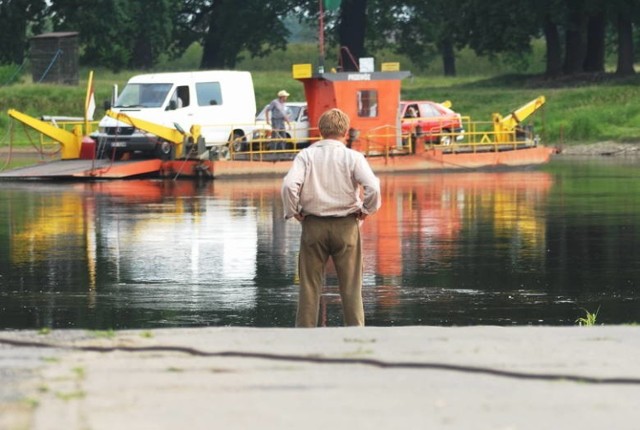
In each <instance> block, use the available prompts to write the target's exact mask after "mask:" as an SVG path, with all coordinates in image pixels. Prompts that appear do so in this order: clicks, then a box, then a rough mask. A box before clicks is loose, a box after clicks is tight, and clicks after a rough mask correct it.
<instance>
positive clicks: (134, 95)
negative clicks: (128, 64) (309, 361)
mask: <svg viewBox="0 0 640 430" xmlns="http://www.w3.org/2000/svg"><path fill="white" fill-rule="evenodd" d="M172 86H173V85H172V84H127V85H126V86H125V87H124V89H123V90H122V93H121V94H120V97H118V101H116V104H115V106H114V107H117V108H132V107H143V108H157V107H161V106H162V105H163V103H164V101H165V100H166V98H167V95H168V94H169V90H171V87H172Z"/></svg>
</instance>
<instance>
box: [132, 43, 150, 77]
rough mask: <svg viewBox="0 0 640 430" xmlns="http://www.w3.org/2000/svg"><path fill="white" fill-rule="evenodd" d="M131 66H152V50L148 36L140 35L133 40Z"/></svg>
mask: <svg viewBox="0 0 640 430" xmlns="http://www.w3.org/2000/svg"><path fill="white" fill-rule="evenodd" d="M131 66H133V68H134V69H142V70H148V69H150V68H151V67H153V51H152V49H151V42H149V38H148V37H144V36H142V37H140V38H138V39H137V40H136V41H135V42H134V46H133V56H132V58H131Z"/></svg>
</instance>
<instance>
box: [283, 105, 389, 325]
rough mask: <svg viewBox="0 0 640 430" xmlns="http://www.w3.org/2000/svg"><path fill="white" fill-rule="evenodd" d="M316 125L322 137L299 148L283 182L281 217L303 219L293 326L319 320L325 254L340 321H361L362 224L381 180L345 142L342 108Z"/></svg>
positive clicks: (375, 203)
mask: <svg viewBox="0 0 640 430" xmlns="http://www.w3.org/2000/svg"><path fill="white" fill-rule="evenodd" d="M318 128H319V130H320V135H321V136H322V139H323V140H320V141H318V142H316V143H314V144H312V145H311V146H309V147H308V148H306V149H304V150H302V151H301V152H300V153H298V155H297V156H296V158H295V159H294V161H293V166H291V169H290V170H289V172H288V173H287V175H286V176H285V178H284V182H283V184H282V202H283V204H284V215H285V218H286V219H290V218H295V219H297V220H298V221H300V222H301V223H302V236H301V238H300V256H299V261H298V265H299V271H300V295H299V298H298V312H297V315H296V327H316V326H317V325H318V314H319V310H320V295H321V293H322V286H323V282H324V271H325V266H326V263H327V261H328V259H329V257H331V259H332V260H333V264H334V266H335V268H336V273H337V275H338V284H339V288H340V297H341V299H342V311H343V315H344V324H345V325H347V326H364V306H363V303H362V271H363V267H362V266H363V259H362V241H361V238H360V225H361V224H362V221H364V220H365V219H366V218H367V216H369V215H372V214H374V213H375V212H376V211H377V210H378V209H379V208H380V205H381V197H380V181H379V180H378V178H376V176H375V175H374V173H373V171H372V170H371V167H370V166H369V163H368V162H367V160H366V159H365V158H364V155H362V154H361V153H359V152H357V151H354V150H352V149H349V148H347V146H346V144H345V142H346V135H347V132H348V130H349V117H348V116H347V115H346V114H345V113H344V112H342V111H341V110H339V109H331V110H328V111H327V112H325V113H323V114H322V116H321V117H320V120H319V121H318ZM361 189H362V190H361ZM361 191H362V197H361Z"/></svg>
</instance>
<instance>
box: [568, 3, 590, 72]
mask: <svg viewBox="0 0 640 430" xmlns="http://www.w3.org/2000/svg"><path fill="white" fill-rule="evenodd" d="M586 25H587V16H586V14H585V13H584V10H583V6H582V5H580V4H579V2H578V4H575V3H574V4H573V5H572V6H571V10H570V11H569V20H568V22H567V33H566V43H565V55H564V73H566V74H567V75H571V74H575V73H580V72H582V71H583V66H584V58H585V47H586V44H585V33H586Z"/></svg>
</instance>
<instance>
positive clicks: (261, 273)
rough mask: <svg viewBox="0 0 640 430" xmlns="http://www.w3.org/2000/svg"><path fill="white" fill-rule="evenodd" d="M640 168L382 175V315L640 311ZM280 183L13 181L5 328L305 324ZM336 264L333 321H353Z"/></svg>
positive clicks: (371, 229) (390, 320) (372, 279)
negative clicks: (344, 312)
mask: <svg viewBox="0 0 640 430" xmlns="http://www.w3.org/2000/svg"><path fill="white" fill-rule="evenodd" d="M637 171H638V170H637V169H636V168H635V165H633V166H627V165H610V164H608V163H600V164H599V163H594V162H584V163H583V162H553V163H551V165H550V166H547V167H545V168H544V169H541V170H532V171H524V172H510V173H507V172H503V173H464V174H430V175H402V176H383V177H381V179H382V189H383V198H384V205H383V207H382V209H381V211H380V212H379V213H378V214H376V215H375V216H373V217H371V218H369V219H368V220H367V222H366V223H365V224H364V227H363V238H364V239H363V243H364V247H365V259H366V260H365V289H364V299H365V311H366V317H367V322H368V324H370V325H382V326H388V325H472V324H498V325H521V324H550V325H573V324H575V321H576V319H577V318H579V317H581V316H584V313H585V311H587V310H588V311H590V312H595V311H596V310H597V309H598V308H599V309H600V311H599V316H598V319H599V322H603V323H625V322H634V321H638V320H639V319H640V313H639V307H638V296H639V294H638V281H639V276H640V275H639V273H640V270H639V269H640V267H638V265H639V264H640V263H639V262H640V255H638V252H640V247H638V243H639V242H638V235H639V228H640V223H639V222H638V221H639V220H638V216H639V215H638V214H639V213H640V211H639V210H638V208H639V206H638V199H639V197H638V196H640V194H639V193H638V191H639V190H638V189H637V188H638V187H639V185H638V184H639V183H640V182H638V181H637V179H638V173H637ZM279 187H280V180H252V181H214V182H210V183H204V184H196V183H194V182H187V181H185V182H180V181H178V182H172V181H114V182H98V183H81V184H70V183H3V188H2V190H1V191H0V203H2V205H1V206H0V207H1V208H2V209H0V232H1V234H2V238H3V240H2V243H1V244H0V249H1V250H2V253H1V255H0V327H3V328H27V327H29V328H39V327H82V328H94V329H107V328H114V329H118V328H143V327H179V326H203V325H237V326H260V327H265V326H280V327H289V326H292V325H293V321H294V314H295V308H296V299H297V285H296V283H297V264H296V263H297V262H296V258H297V251H298V240H299V234H300V227H299V225H298V224H297V223H296V222H292V221H290V222H284V221H283V220H282V207H281V203H280V198H279ZM336 285H337V281H336V280H335V275H334V274H333V272H332V271H331V270H330V269H329V271H328V274H327V287H326V293H325V294H324V296H323V303H322V312H321V314H322V315H321V317H322V321H323V322H324V323H325V324H327V325H340V324H341V310H340V302H339V295H338V290H337V286H336Z"/></svg>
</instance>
